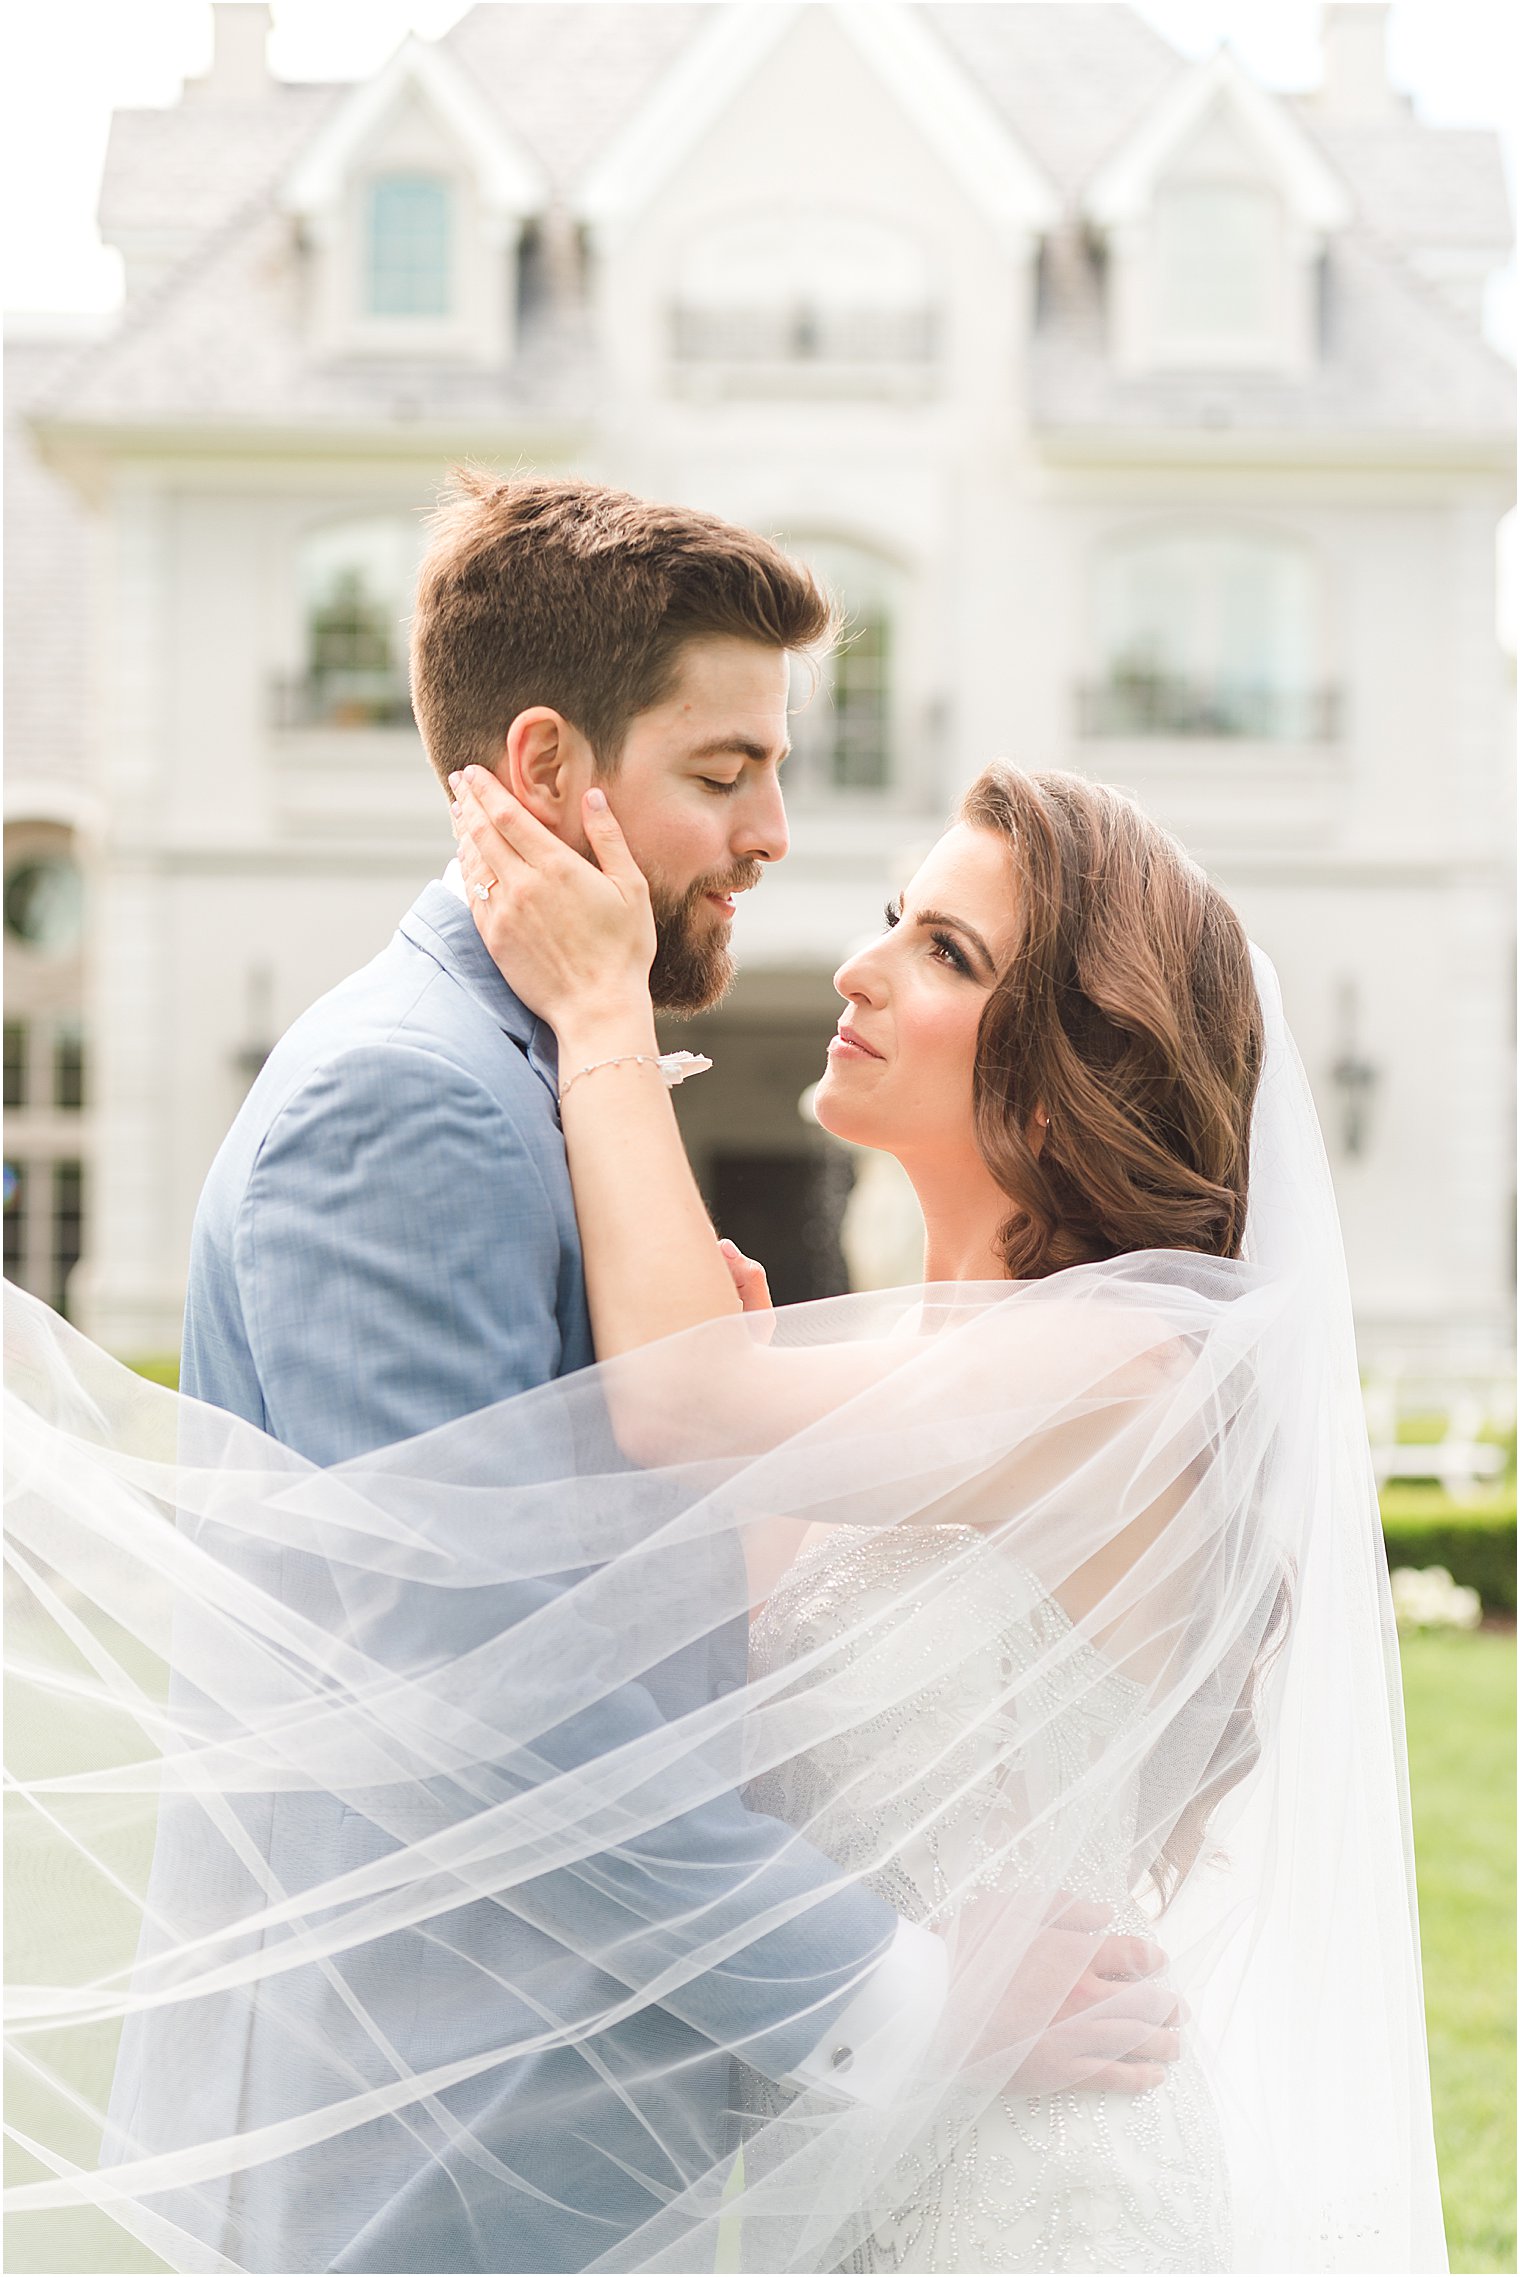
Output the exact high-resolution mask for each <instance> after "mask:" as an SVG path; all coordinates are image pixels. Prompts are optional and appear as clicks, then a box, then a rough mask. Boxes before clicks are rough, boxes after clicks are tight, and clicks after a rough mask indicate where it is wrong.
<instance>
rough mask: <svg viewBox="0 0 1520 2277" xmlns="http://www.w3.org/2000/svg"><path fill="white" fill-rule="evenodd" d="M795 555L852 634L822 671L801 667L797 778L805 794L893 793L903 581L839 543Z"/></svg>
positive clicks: (801, 546) (792, 698)
mask: <svg viewBox="0 0 1520 2277" xmlns="http://www.w3.org/2000/svg"><path fill="white" fill-rule="evenodd" d="M795 551H796V552H797V553H798V554H799V555H800V556H801V557H802V559H803V560H804V561H806V563H807V564H808V567H809V568H810V569H811V570H813V572H814V573H815V575H816V576H817V577H818V578H819V580H820V581H821V583H822V584H823V585H825V586H826V587H827V588H828V590H829V591H830V592H831V593H832V594H833V595H834V596H835V598H836V599H837V600H838V602H839V604H840V606H841V608H842V610H843V613H844V625H845V630H844V634H843V637H842V639H841V641H840V645H839V647H838V648H837V649H836V650H835V651H834V653H833V655H831V656H828V657H825V658H824V659H823V661H822V663H821V664H820V665H819V666H818V667H817V679H816V687H815V685H814V674H813V671H812V669H811V668H809V667H808V666H806V665H802V664H798V665H796V666H795V667H794V669H793V675H792V685H791V692H790V694H789V696H788V698H787V707H788V711H789V714H790V720H789V724H790V728H791V737H792V749H793V753H794V756H793V758H792V759H791V760H790V762H789V763H788V764H789V772H790V773H791V776H792V780H793V782H794V783H795V785H796V788H797V791H798V793H799V794H800V795H804V796H805V795H806V794H807V793H809V792H814V793H817V792H823V793H825V794H828V793H840V794H855V793H860V792H865V793H878V792H884V791H887V790H889V789H891V788H892V786H893V782H894V778H895V776H896V773H897V769H896V765H895V753H894V727H895V719H896V704H897V692H896V687H895V674H896V670H897V655H896V638H897V633H896V627H897V620H898V611H899V606H900V592H901V581H900V578H899V576H898V574H897V573H896V572H895V571H894V569H893V568H892V565H891V564H890V563H889V562H887V561H884V560H883V559H882V558H881V557H880V556H879V555H876V554H871V553H867V552H866V551H865V550H864V549H863V548H859V547H855V546H849V545H844V544H841V543H840V542H839V541H838V540H837V539H836V540H830V539H823V538H821V539H818V540H810V539H807V538H800V537H799V538H798V539H797V541H796V546H795Z"/></svg>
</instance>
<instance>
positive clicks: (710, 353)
mask: <svg viewBox="0 0 1520 2277" xmlns="http://www.w3.org/2000/svg"><path fill="white" fill-rule="evenodd" d="M937 333H938V326H937V325H936V322H935V313H934V311H933V309H931V308H904V309H894V308H882V309H875V308H844V309H838V308H834V309H831V308H819V307H816V306H813V305H811V304H809V303H805V302H799V303H797V304H795V305H794V306H792V307H790V308H734V309H705V308H676V309H673V310H672V311H671V335H672V345H673V347H674V350H675V354H676V357H677V359H678V360H679V361H680V362H682V363H693V364H696V363H701V364H927V363H930V362H932V360H933V358H934V356H935V355H936V354H937V352H938V339H937Z"/></svg>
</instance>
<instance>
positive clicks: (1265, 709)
mask: <svg viewBox="0 0 1520 2277" xmlns="http://www.w3.org/2000/svg"><path fill="white" fill-rule="evenodd" d="M1318 600H1319V595H1318V580H1317V577H1316V574H1315V570H1314V565H1313V562H1312V561H1311V559H1310V558H1309V556H1308V555H1307V554H1306V553H1305V552H1304V551H1302V550H1301V549H1300V548H1299V547H1297V546H1295V545H1294V544H1293V543H1292V542H1291V541H1290V540H1279V539H1276V538H1272V537H1266V536H1263V537H1254V536H1250V535H1248V534H1245V533H1236V532H1217V533H1205V532H1202V531H1197V532H1193V531H1189V532H1176V533H1164V534H1163V533H1157V534H1154V535H1148V536H1144V537H1136V538H1129V539H1124V540H1120V541H1118V542H1117V543H1114V544H1112V545H1110V546H1109V547H1108V548H1107V549H1106V550H1105V552H1104V553H1103V555H1102V556H1101V558H1100V560H1099V563H1098V569H1097V576H1096V579H1095V617H1096V624H1095V632H1096V648H1097V661H1098V671H1097V675H1096V677H1095V678H1094V679H1093V680H1092V681H1090V682H1089V683H1088V685H1087V686H1086V687H1084V689H1083V690H1082V702H1081V714H1082V728H1083V732H1084V733H1085V734H1087V735H1092V736H1147V737H1149V736H1170V737H1187V738H1208V737H1215V738H1234V737H1252V738H1256V739H1259V740H1262V741H1267V742H1315V741H1322V740H1324V739H1326V738H1328V737H1330V736H1333V735H1334V734H1335V732H1336V699H1335V692H1334V690H1333V689H1331V688H1330V687H1328V686H1327V685H1326V684H1325V681H1324V678H1323V675H1322V672H1321V670H1320V668H1319V643H1318V622H1317V619H1318Z"/></svg>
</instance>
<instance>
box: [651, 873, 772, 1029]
mask: <svg viewBox="0 0 1520 2277" xmlns="http://www.w3.org/2000/svg"><path fill="white" fill-rule="evenodd" d="M761 868H762V865H761V864H760V863H759V862H740V863H739V864H737V866H736V867H735V868H733V869H731V870H725V871H722V872H721V873H720V872H718V871H716V870H714V871H711V872H710V873H709V874H708V875H707V876H706V877H705V878H698V879H697V882H696V884H695V885H691V886H688V887H687V889H686V891H685V893H683V894H672V893H669V892H667V891H666V889H665V888H664V887H663V886H657V885H655V884H654V882H653V881H652V880H651V882H650V887H649V900H650V906H651V907H652V909H653V910H654V929H655V951H654V963H653V964H652V965H651V966H650V968H649V993H650V995H651V996H652V997H653V999H654V1004H655V1009H656V1011H659V1012H706V1011H709V1010H710V1009H711V1007H712V1006H713V1005H714V1004H720V1003H721V1002H722V1001H723V998H724V997H725V996H726V995H727V994H728V992H729V990H730V989H731V988H732V987H733V985H734V960H733V956H732V954H731V952H730V950H729V946H728V935H729V928H728V925H727V923H726V922H725V920H724V919H723V918H722V917H720V916H719V914H718V912H717V911H716V910H715V909H714V908H712V907H711V906H710V904H709V903H708V901H707V899H706V896H707V895H708V894H710V893H747V892H748V891H749V888H750V887H751V886H753V885H758V884H759V882H760V874H761Z"/></svg>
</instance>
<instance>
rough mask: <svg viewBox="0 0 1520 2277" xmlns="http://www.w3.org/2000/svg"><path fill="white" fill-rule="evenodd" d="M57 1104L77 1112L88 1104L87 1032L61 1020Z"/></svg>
mask: <svg viewBox="0 0 1520 2277" xmlns="http://www.w3.org/2000/svg"><path fill="white" fill-rule="evenodd" d="M53 1105H54V1106H55V1107H61V1108H62V1109H63V1110H64V1111H65V1112H66V1113H75V1112H77V1111H78V1110H79V1109H80V1108H82V1107H83V1105H84V1030H83V1029H82V1028H81V1026H80V1024H79V1022H78V1021H77V1020H60V1021H59V1023H58V1029H57V1033H56V1035H55V1037H54V1040H53Z"/></svg>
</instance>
